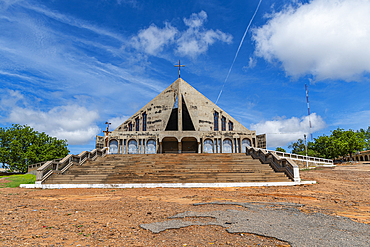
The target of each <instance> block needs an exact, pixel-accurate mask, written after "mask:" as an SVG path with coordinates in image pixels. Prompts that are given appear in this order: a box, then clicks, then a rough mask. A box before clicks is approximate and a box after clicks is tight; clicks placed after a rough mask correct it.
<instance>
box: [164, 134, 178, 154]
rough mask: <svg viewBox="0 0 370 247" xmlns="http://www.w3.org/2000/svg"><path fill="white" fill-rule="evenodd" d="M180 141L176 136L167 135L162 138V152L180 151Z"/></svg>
mask: <svg viewBox="0 0 370 247" xmlns="http://www.w3.org/2000/svg"><path fill="white" fill-rule="evenodd" d="M178 152H179V151H178V141H177V138H175V137H165V138H163V140H162V153H178Z"/></svg>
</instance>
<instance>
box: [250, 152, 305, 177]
mask: <svg viewBox="0 0 370 247" xmlns="http://www.w3.org/2000/svg"><path fill="white" fill-rule="evenodd" d="M246 153H247V154H248V155H251V156H252V157H253V158H258V159H259V160H260V161H261V162H262V163H265V164H266V163H267V164H270V165H271V167H272V168H273V169H274V170H275V171H276V172H284V173H285V174H286V175H287V176H288V177H289V178H291V179H292V180H293V181H294V182H300V181H301V178H300V177H299V167H298V166H297V164H296V163H295V162H294V161H293V160H291V159H290V158H287V157H281V156H278V155H277V154H276V153H275V152H274V151H270V150H266V149H260V148H254V147H247V149H246Z"/></svg>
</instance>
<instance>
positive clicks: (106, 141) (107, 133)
mask: <svg viewBox="0 0 370 247" xmlns="http://www.w3.org/2000/svg"><path fill="white" fill-rule="evenodd" d="M105 124H106V125H107V130H106V131H103V132H104V133H105V136H106V137H105V146H106V147H108V135H109V133H110V131H109V125H111V124H112V123H108V122H105Z"/></svg>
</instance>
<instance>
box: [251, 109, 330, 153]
mask: <svg viewBox="0 0 370 247" xmlns="http://www.w3.org/2000/svg"><path fill="white" fill-rule="evenodd" d="M310 119H311V125H312V128H311V131H312V133H314V132H317V131H319V130H321V129H323V128H325V126H326V123H325V121H324V120H323V119H322V118H321V117H320V116H318V115H317V114H316V113H312V114H311V115H310ZM250 129H251V130H256V132H257V134H266V139H267V145H268V147H269V148H272V147H278V146H285V145H287V144H288V143H289V142H292V141H297V140H298V139H303V135H304V134H306V135H309V133H310V125H309V117H308V116H305V117H301V118H297V117H292V118H289V119H286V118H281V117H279V118H277V119H276V120H271V121H266V122H260V123H257V124H251V126H250Z"/></svg>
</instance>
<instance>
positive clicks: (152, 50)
mask: <svg viewBox="0 0 370 247" xmlns="http://www.w3.org/2000/svg"><path fill="white" fill-rule="evenodd" d="M206 21H207V13H206V12H204V11H203V10H202V11H201V12H199V13H198V14H196V13H193V14H192V15H191V16H190V18H189V19H187V18H184V23H185V25H186V26H187V27H188V28H187V30H185V31H182V32H180V31H179V30H178V29H177V28H176V27H173V26H171V24H169V23H167V22H165V23H164V24H165V27H163V28H158V27H157V26H156V25H155V24H152V25H150V26H149V27H148V28H147V29H143V30H140V31H139V33H138V35H136V36H134V37H133V38H132V39H131V46H132V47H134V48H135V49H137V50H142V51H144V52H145V53H147V54H150V55H154V56H156V55H158V54H159V53H160V52H162V51H163V49H164V48H165V47H169V46H171V45H173V44H175V45H176V48H175V52H177V53H178V54H179V55H181V56H190V57H196V56H198V55H200V54H202V53H205V52H206V51H207V50H208V47H209V46H210V45H213V44H214V43H215V42H216V41H221V42H224V43H228V44H230V43H231V41H232V36H231V35H230V34H226V33H223V32H222V31H220V30H213V29H209V30H207V29H205V28H204V27H203V25H204V23H205V22H206Z"/></svg>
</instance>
